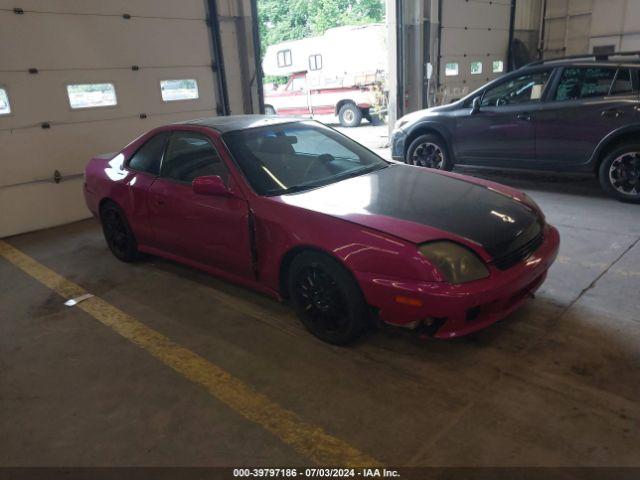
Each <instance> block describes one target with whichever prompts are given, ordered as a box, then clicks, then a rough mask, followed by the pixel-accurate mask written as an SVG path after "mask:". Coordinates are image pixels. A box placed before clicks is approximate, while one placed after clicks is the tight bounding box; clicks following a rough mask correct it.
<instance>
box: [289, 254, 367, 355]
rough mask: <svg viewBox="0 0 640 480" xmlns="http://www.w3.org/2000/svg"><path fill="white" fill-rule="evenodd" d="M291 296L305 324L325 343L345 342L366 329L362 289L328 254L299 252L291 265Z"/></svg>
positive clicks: (340, 343)
mask: <svg viewBox="0 0 640 480" xmlns="http://www.w3.org/2000/svg"><path fill="white" fill-rule="evenodd" d="M289 295H290V297H291V301H292V303H293V306H294V309H295V310H296V313H297V315H298V317H299V318H300V320H301V321H302V323H303V324H304V325H305V327H307V329H308V330H309V331H310V332H311V333H313V334H314V335H315V336H316V337H318V338H320V339H321V340H324V341H325V342H328V343H332V344H335V345H344V344H346V343H349V342H351V341H353V340H355V339H356V338H357V337H358V336H360V335H361V334H362V333H363V331H364V329H365V326H366V311H367V309H366V305H365V302H364V299H363V297H362V293H361V292H360V288H359V287H358V285H357V284H356V282H355V281H354V280H353V278H352V277H351V276H350V275H349V273H348V272H347V271H346V270H345V269H344V267H342V265H340V264H339V263H338V262H337V261H336V260H334V259H332V258H330V257H328V256H325V255H322V254H319V253H315V252H305V253H302V254H300V255H298V256H297V257H296V258H295V259H294V260H293V263H292V264H291V268H290V274H289Z"/></svg>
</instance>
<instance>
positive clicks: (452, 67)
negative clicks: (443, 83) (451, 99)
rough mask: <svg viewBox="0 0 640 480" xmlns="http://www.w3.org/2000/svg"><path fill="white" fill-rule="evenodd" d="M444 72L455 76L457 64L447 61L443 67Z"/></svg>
mask: <svg viewBox="0 0 640 480" xmlns="http://www.w3.org/2000/svg"><path fill="white" fill-rule="evenodd" d="M444 74H445V75H446V76H447V77H455V76H456V75H458V64H457V63H447V64H446V65H445V68H444Z"/></svg>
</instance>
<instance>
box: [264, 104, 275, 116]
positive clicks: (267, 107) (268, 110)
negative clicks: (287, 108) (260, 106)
mask: <svg viewBox="0 0 640 480" xmlns="http://www.w3.org/2000/svg"><path fill="white" fill-rule="evenodd" d="M264 114H265V115H275V114H276V109H275V108H273V107H272V106H271V105H265V106H264Z"/></svg>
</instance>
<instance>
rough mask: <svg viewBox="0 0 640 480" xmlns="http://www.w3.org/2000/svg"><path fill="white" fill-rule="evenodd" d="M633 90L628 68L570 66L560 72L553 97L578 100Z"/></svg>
mask: <svg viewBox="0 0 640 480" xmlns="http://www.w3.org/2000/svg"><path fill="white" fill-rule="evenodd" d="M633 91H634V88H633V79H632V76H631V71H630V70H629V69H628V68H617V67H571V68H565V69H564V71H563V72H562V76H561V77H560V82H559V84H558V89H557V90H556V94H555V99H556V100H558V101H564V100H580V99H583V98H595V97H605V96H608V95H625V94H630V93H633Z"/></svg>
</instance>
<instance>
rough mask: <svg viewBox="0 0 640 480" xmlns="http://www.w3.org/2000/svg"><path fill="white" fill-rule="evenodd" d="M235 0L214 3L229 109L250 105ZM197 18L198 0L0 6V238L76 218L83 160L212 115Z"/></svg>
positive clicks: (201, 19) (206, 47)
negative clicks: (166, 126)
mask: <svg viewBox="0 0 640 480" xmlns="http://www.w3.org/2000/svg"><path fill="white" fill-rule="evenodd" d="M241 3H243V2H231V3H229V2H218V5H219V6H222V8H223V10H224V9H225V8H226V9H227V11H226V12H220V9H219V13H220V14H221V15H224V18H223V19H222V20H223V21H221V22H220V29H221V31H222V33H221V36H222V44H223V45H226V46H227V47H228V48H227V49H225V50H226V52H225V53H226V55H225V64H226V65H227V67H228V69H229V70H230V78H228V79H227V81H228V84H229V85H230V87H229V90H230V101H229V103H230V105H231V109H232V111H234V110H235V112H234V113H243V111H246V110H247V109H251V108H252V107H251V104H249V106H248V107H247V106H246V105H247V102H246V101H245V100H246V99H245V98H243V94H245V92H243V91H242V90H243V88H242V81H241V79H240V76H241V75H242V74H244V76H245V77H246V76H247V75H249V73H250V72H249V73H247V72H246V64H247V62H246V61H245V64H244V70H243V68H241V67H242V65H241V64H239V63H238V61H237V60H238V55H239V53H238V44H239V43H242V42H241V39H239V38H238V34H239V33H241V34H242V35H246V34H247V30H246V28H245V27H246V24H247V22H244V21H241V22H239V23H238V22H237V21H236V20H237V19H238V18H241V15H242V5H241ZM221 4H222V5H221ZM234 4H235V5H234ZM234 8H236V9H237V8H239V9H240V13H238V12H237V11H235V12H231V11H228V10H229V9H234ZM206 19H207V2H206V1H204V0H181V1H179V2H178V1H173V0H162V1H160V0H134V1H131V0H129V1H125V0H110V1H108V2H105V1H100V0H58V1H55V0H51V1H47V2H43V1H35V0H33V1H21V2H16V1H8V0H0V45H2V49H0V237H3V236H7V235H11V234H15V233H20V232H25V231H29V230H35V229H40V228H45V227H49V226H54V225H59V224H63V223H68V222H71V221H74V220H78V219H82V218H86V217H87V216H88V215H89V214H88V211H87V210H86V209H85V207H84V201H83V198H82V172H83V169H84V165H85V164H86V162H87V160H88V159H89V158H90V157H91V156H93V155H94V154H97V153H104V152H112V151H114V150H117V149H119V148H120V147H122V146H124V145H125V144H126V143H128V142H129V141H131V140H132V139H133V138H135V137H137V136H138V135H140V134H141V133H143V132H145V131H146V130H149V129H150V128H153V127H155V126H158V125H161V124H164V123H169V122H175V121H180V120H186V119H191V118H197V117H203V116H211V115H214V114H215V112H216V102H217V100H216V93H215V92H216V83H215V82H216V75H215V73H214V71H213V70H212V67H211V65H212V48H211V32H210V30H209V27H208V26H207V21H206ZM248 25H249V30H248V33H249V35H248V38H249V39H250V38H251V36H250V34H251V28H250V26H251V23H250V21H249V22H248ZM245 39H246V38H245ZM251 53H252V50H251V51H249V52H247V51H246V47H245V51H244V52H243V55H245V56H248V55H249V54H251ZM244 60H247V59H246V58H245V59H244ZM254 101H257V99H254ZM54 176H55V177H56V178H58V179H60V181H59V183H55V182H54V181H52V180H53V179H54Z"/></svg>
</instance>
